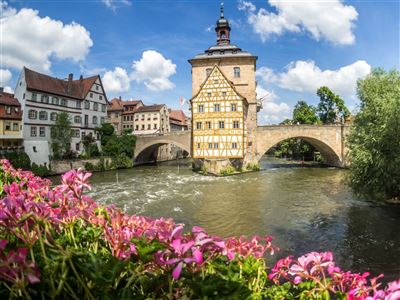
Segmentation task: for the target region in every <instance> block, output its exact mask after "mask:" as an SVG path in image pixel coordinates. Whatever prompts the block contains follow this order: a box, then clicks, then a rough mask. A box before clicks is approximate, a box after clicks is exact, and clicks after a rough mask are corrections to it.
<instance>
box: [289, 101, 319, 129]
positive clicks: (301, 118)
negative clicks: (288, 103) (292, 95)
mask: <svg viewBox="0 0 400 300" xmlns="http://www.w3.org/2000/svg"><path fill="white" fill-rule="evenodd" d="M319 122H320V120H319V118H318V116H317V109H316V108H315V107H314V106H312V105H308V104H307V102H305V101H299V102H297V104H296V105H295V107H294V109H293V123H294V124H318V123H319Z"/></svg>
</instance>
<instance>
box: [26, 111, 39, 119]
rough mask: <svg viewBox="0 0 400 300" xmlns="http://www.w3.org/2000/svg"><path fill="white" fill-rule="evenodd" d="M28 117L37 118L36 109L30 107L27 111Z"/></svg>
mask: <svg viewBox="0 0 400 300" xmlns="http://www.w3.org/2000/svg"><path fill="white" fill-rule="evenodd" d="M28 117H29V119H36V118H37V111H36V110H34V109H30V110H29V112H28Z"/></svg>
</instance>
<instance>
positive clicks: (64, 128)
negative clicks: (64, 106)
mask: <svg viewBox="0 0 400 300" xmlns="http://www.w3.org/2000/svg"><path fill="white" fill-rule="evenodd" d="M71 140H72V133H71V118H70V116H69V114H68V113H66V112H61V113H59V114H58V116H57V120H56V122H55V124H54V125H53V126H52V127H51V149H52V151H53V156H54V158H62V157H63V156H64V155H66V154H67V153H69V152H70V150H71Z"/></svg>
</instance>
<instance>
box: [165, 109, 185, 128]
mask: <svg viewBox="0 0 400 300" xmlns="http://www.w3.org/2000/svg"><path fill="white" fill-rule="evenodd" d="M169 119H170V122H171V121H177V122H179V123H181V124H182V125H186V116H185V113H184V112H183V111H182V110H180V109H179V110H173V109H170V110H169Z"/></svg>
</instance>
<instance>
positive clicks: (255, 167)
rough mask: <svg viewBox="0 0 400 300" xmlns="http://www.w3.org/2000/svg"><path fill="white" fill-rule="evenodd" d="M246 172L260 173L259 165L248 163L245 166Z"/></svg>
mask: <svg viewBox="0 0 400 300" xmlns="http://www.w3.org/2000/svg"><path fill="white" fill-rule="evenodd" d="M246 170H248V171H260V164H258V163H254V164H252V163H249V164H247V165H246Z"/></svg>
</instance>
